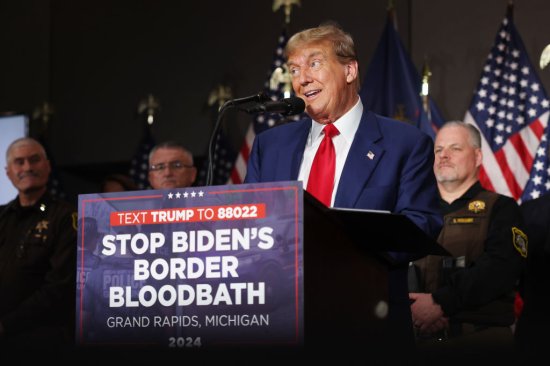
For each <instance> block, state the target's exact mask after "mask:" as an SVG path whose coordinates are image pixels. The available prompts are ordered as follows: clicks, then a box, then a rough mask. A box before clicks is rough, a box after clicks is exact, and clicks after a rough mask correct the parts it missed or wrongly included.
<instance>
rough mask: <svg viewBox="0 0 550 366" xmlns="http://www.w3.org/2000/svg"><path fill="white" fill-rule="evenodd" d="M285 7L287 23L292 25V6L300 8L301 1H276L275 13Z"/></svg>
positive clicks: (274, 5) (274, 4) (274, 3)
mask: <svg viewBox="0 0 550 366" xmlns="http://www.w3.org/2000/svg"><path fill="white" fill-rule="evenodd" d="M283 5H284V6H285V23H286V24H288V23H290V12H291V11H292V5H298V6H300V5H301V4H300V0H274V1H273V11H274V12H275V11H277V10H279V8H280V7H281V6H283Z"/></svg>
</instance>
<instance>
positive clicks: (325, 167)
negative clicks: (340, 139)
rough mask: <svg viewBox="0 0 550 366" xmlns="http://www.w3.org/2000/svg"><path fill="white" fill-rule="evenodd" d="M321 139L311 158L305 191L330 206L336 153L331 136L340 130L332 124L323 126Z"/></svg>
mask: <svg viewBox="0 0 550 366" xmlns="http://www.w3.org/2000/svg"><path fill="white" fill-rule="evenodd" d="M323 133H324V134H325V136H324V137H323V141H321V145H319V149H318V150H317V153H316V154H315V158H314V159H313V164H312V165H311V171H310V173H309V179H308V181H307V191H308V192H309V193H311V194H312V195H314V196H315V198H317V199H318V200H319V201H321V202H323V203H324V204H325V206H327V207H330V201H331V200H332V189H333V188H334V171H335V169H336V153H335V152H334V144H333V143H332V137H334V136H336V135H338V134H339V133H340V132H339V131H338V129H337V128H336V127H335V126H334V125H333V124H332V123H329V124H328V125H326V126H325V128H323Z"/></svg>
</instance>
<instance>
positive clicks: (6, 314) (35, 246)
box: [0, 194, 77, 341]
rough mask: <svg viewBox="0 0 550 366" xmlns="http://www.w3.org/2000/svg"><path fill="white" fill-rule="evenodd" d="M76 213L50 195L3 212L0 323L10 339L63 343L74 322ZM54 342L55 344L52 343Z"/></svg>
mask: <svg viewBox="0 0 550 366" xmlns="http://www.w3.org/2000/svg"><path fill="white" fill-rule="evenodd" d="M75 224H76V210H75V209H74V207H73V206H72V205H70V204H69V203H67V202H64V201H59V200H55V199H53V198H51V197H50V196H49V195H48V194H45V195H44V196H42V198H41V199H40V200H39V201H38V202H37V203H36V204H35V205H33V206H29V207H22V206H21V205H20V204H19V199H18V198H16V199H15V200H13V201H11V202H10V203H8V204H7V205H5V206H0V322H1V323H2V325H3V327H4V332H5V338H6V339H9V338H11V337H21V336H25V335H33V334H34V335H35V337H36V335H37V334H40V336H38V339H37V340H39V339H40V337H42V338H48V337H59V335H60V334H61V333H60V332H63V331H64V332H66V331H67V327H70V326H71V323H72V322H73V321H74V311H75V310H74V309H75V307H74V299H75V295H74V284H75V281H76V245H77V244H76V225H75ZM49 341H51V339H50V340H49Z"/></svg>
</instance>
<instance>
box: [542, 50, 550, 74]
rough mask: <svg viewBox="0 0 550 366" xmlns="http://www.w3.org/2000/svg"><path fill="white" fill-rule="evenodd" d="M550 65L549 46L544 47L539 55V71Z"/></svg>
mask: <svg viewBox="0 0 550 366" xmlns="http://www.w3.org/2000/svg"><path fill="white" fill-rule="evenodd" d="M549 63H550V44H549V45H547V46H546V47H544V50H542V53H541V54H540V69H541V70H543V69H544V68H545V67H546V66H547V65H548V64H549Z"/></svg>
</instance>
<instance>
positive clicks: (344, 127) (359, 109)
mask: <svg viewBox="0 0 550 366" xmlns="http://www.w3.org/2000/svg"><path fill="white" fill-rule="evenodd" d="M362 114H363V102H362V101H361V98H357V103H355V105H354V106H353V107H352V108H351V109H350V110H349V111H347V112H346V113H344V115H343V116H342V117H340V118H338V119H337V120H336V121H334V126H335V127H336V128H337V129H338V131H339V132H340V135H342V136H343V137H344V138H345V139H346V140H347V141H351V140H353V136H354V135H355V132H356V131H357V127H358V126H359V122H360V121H361V115H362ZM324 127H325V125H324V124H321V123H319V122H317V121H315V120H313V119H312V120H311V137H312V141H314V140H315V139H316V138H317V137H319V135H321V131H323V128H324Z"/></svg>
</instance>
